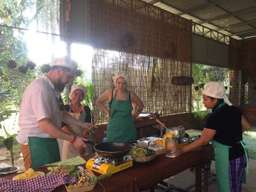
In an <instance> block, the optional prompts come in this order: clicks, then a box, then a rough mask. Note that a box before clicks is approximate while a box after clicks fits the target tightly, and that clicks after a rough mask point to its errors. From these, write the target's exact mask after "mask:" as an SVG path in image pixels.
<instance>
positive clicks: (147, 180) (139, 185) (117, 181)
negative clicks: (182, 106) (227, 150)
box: [93, 146, 212, 192]
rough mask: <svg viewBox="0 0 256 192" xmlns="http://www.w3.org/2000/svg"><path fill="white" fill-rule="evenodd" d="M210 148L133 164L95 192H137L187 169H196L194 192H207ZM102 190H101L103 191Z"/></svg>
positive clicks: (98, 187) (108, 179)
mask: <svg viewBox="0 0 256 192" xmlns="http://www.w3.org/2000/svg"><path fill="white" fill-rule="evenodd" d="M211 159H212V147H211V146H205V147H202V148H200V149H199V150H196V151H192V152H189V153H185V154H182V155H180V156H178V157H176V158H167V157H165V155H160V156H158V157H157V158H156V159H154V160H153V161H151V162H148V163H144V164H136V163H135V164H134V166H133V167H132V168H129V169H127V170H124V171H122V172H120V173H117V174H114V175H112V176H111V177H110V178H107V179H105V180H104V181H103V182H100V185H99V184H98V185H97V188H95V190H93V191H94V192H103V191H105V192H120V190H121V191H124V192H137V191H140V190H145V189H152V188H153V187H154V186H156V184H157V183H159V182H161V181H162V180H164V179H165V178H168V177H170V176H173V175H176V174H177V173H180V172H182V171H184V170H186V169H190V168H195V191H197V192H207V191H208V177H209V174H210V162H211ZM103 189H104V190H103Z"/></svg>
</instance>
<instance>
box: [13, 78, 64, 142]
mask: <svg viewBox="0 0 256 192" xmlns="http://www.w3.org/2000/svg"><path fill="white" fill-rule="evenodd" d="M57 97H58V95H57V92H56V90H55V89H54V86H53V84H52V82H51V81H50V80H49V79H48V78H47V77H46V76H44V77H42V78H39V79H36V80H34V81H32V83H31V84H30V85H29V86H28V87H27V88H26V90H25V92H24V94H23V97H22V101H21V105H20V112H19V131H18V135H17V137H16V138H17V141H18V142H19V143H21V144H27V143H28V137H29V136H35V137H43V138H48V137H50V135H49V134H47V133H45V132H44V131H43V130H41V129H40V128H39V127H38V121H40V120H42V119H44V118H49V119H51V121H52V122H53V123H54V124H55V126H57V127H61V122H62V112H61V111H60V107H59V103H58V100H57Z"/></svg>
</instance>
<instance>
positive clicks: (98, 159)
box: [94, 155, 132, 165]
mask: <svg viewBox="0 0 256 192" xmlns="http://www.w3.org/2000/svg"><path fill="white" fill-rule="evenodd" d="M131 159H132V158H131V156H130V155H125V156H123V157H101V156H98V157H96V158H95V160H94V163H95V164H98V165H99V164H103V163H110V164H112V165H120V164H121V163H123V162H125V161H128V160H131Z"/></svg>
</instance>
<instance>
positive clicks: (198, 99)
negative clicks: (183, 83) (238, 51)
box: [192, 64, 229, 111]
mask: <svg viewBox="0 0 256 192" xmlns="http://www.w3.org/2000/svg"><path fill="white" fill-rule="evenodd" d="M192 76H193V79H194V84H193V86H192V102H193V105H192V111H201V110H203V109H204V107H203V103H202V90H203V87H204V84H205V83H207V82H209V81H222V82H224V84H225V85H227V84H228V81H229V78H228V76H229V71H228V69H226V68H221V67H212V66H208V65H202V64H193V65H192Z"/></svg>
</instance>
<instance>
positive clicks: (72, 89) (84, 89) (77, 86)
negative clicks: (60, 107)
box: [69, 85, 86, 99]
mask: <svg viewBox="0 0 256 192" xmlns="http://www.w3.org/2000/svg"><path fill="white" fill-rule="evenodd" d="M75 90H80V91H82V92H83V94H84V95H85V92H86V88H85V87H84V86H81V85H72V87H71V90H70V93H69V98H70V99H71V96H72V94H73V93H74V91H75Z"/></svg>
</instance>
